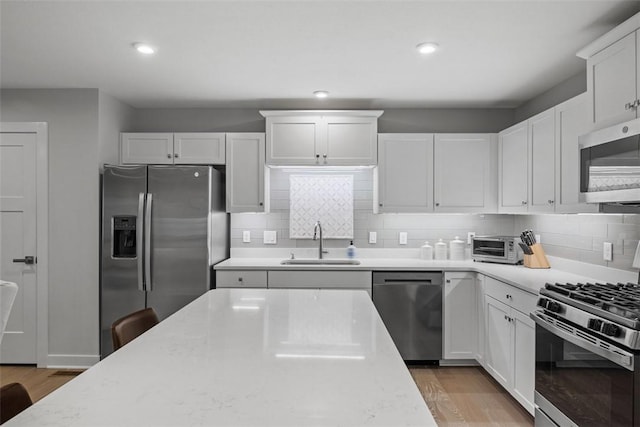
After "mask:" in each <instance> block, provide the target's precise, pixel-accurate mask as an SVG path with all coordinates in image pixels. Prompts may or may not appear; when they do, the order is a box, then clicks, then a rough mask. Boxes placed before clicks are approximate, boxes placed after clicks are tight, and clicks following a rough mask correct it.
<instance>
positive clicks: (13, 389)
mask: <svg viewBox="0 0 640 427" xmlns="http://www.w3.org/2000/svg"><path fill="white" fill-rule="evenodd" d="M32 404H33V402H32V401H31V397H30V396H29V393H28V392H27V389H26V388H24V386H23V385H22V384H20V383H11V384H7V385H5V386H2V388H0V424H3V423H5V422H6V421H8V420H10V419H11V418H13V417H15V416H16V415H18V414H19V413H20V412H22V411H24V410H25V409H27V408H28V407H29V406H31V405H32Z"/></svg>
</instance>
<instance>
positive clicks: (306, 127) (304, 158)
mask: <svg viewBox="0 0 640 427" xmlns="http://www.w3.org/2000/svg"><path fill="white" fill-rule="evenodd" d="M266 122H267V123H266V126H267V159H266V160H267V164H270V165H320V164H321V160H320V154H321V153H320V152H319V148H320V144H321V143H322V139H323V136H324V135H323V133H324V132H323V131H322V124H321V120H320V116H295V117H289V116H273V117H267V121H266Z"/></svg>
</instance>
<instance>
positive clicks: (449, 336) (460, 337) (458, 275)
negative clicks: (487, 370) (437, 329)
mask: <svg viewBox="0 0 640 427" xmlns="http://www.w3.org/2000/svg"><path fill="white" fill-rule="evenodd" d="M476 291H477V286H476V274H475V273H472V272H445V273H444V292H443V293H442V295H443V299H444V302H443V308H444V309H443V316H444V324H443V332H444V334H443V351H442V355H443V359H445V360H447V359H453V360H466V359H469V360H473V359H475V358H476V354H477V351H478V331H477V329H476V328H475V325H477V324H478V323H479V322H478V317H477V302H476V301H477V293H476Z"/></svg>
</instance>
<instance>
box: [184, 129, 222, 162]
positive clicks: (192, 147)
mask: <svg viewBox="0 0 640 427" xmlns="http://www.w3.org/2000/svg"><path fill="white" fill-rule="evenodd" d="M173 163H174V164H176V165H178V164H190V165H194V164H207V165H224V163H225V134H224V133H203V132H193V133H175V134H174V135H173Z"/></svg>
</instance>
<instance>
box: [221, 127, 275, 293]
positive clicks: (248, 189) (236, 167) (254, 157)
mask: <svg viewBox="0 0 640 427" xmlns="http://www.w3.org/2000/svg"><path fill="white" fill-rule="evenodd" d="M226 141H227V150H226V152H227V161H226V163H227V168H226V169H227V170H226V197H227V212H231V213H236V212H265V201H264V199H265V166H264V150H265V148H264V146H265V144H264V134H263V133H228V134H227V135H226ZM265 286H266V285H265Z"/></svg>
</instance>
